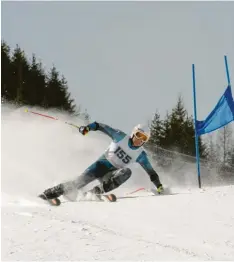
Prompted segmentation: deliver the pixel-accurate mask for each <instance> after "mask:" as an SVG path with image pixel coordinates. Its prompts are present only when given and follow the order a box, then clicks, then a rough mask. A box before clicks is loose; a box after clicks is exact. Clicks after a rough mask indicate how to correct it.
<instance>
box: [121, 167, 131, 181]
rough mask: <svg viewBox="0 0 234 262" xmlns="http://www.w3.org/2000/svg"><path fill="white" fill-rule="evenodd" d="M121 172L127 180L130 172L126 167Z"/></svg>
mask: <svg viewBox="0 0 234 262" xmlns="http://www.w3.org/2000/svg"><path fill="white" fill-rule="evenodd" d="M122 172H123V174H124V176H125V178H127V179H129V177H130V176H131V175H132V170H131V169H130V168H128V167H126V168H123V169H122Z"/></svg>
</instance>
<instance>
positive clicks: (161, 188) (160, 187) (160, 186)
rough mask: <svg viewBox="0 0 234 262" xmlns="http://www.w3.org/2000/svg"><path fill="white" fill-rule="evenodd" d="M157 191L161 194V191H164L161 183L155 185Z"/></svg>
mask: <svg viewBox="0 0 234 262" xmlns="http://www.w3.org/2000/svg"><path fill="white" fill-rule="evenodd" d="M157 192H158V194H162V193H163V192H164V188H163V186H162V185H159V186H158V187H157Z"/></svg>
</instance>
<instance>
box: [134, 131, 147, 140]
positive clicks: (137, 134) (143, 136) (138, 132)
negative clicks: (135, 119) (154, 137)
mask: <svg viewBox="0 0 234 262" xmlns="http://www.w3.org/2000/svg"><path fill="white" fill-rule="evenodd" d="M135 137H136V138H137V139H139V140H141V141H143V142H146V141H147V140H148V136H147V135H146V134H144V133H142V132H140V131H137V132H136V133H135Z"/></svg>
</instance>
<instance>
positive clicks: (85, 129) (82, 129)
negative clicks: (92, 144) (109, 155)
mask: <svg viewBox="0 0 234 262" xmlns="http://www.w3.org/2000/svg"><path fill="white" fill-rule="evenodd" d="M89 130H90V128H89V127H88V126H81V127H80V128H79V132H80V133H81V134H82V135H84V136H85V135H87V134H88V132H89Z"/></svg>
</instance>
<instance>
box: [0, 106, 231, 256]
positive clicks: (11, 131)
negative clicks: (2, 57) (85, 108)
mask: <svg viewBox="0 0 234 262" xmlns="http://www.w3.org/2000/svg"><path fill="white" fill-rule="evenodd" d="M34 110H38V109H34ZM50 114H52V115H53V114H55V113H53V112H52V113H51V112H50ZM56 116H58V113H56ZM62 117H64V115H59V118H61V119H62ZM78 124H79V123H78ZM109 142H110V140H109V139H107V138H105V137H104V136H102V135H100V134H97V133H92V134H89V135H88V136H85V137H83V136H81V135H80V134H78V133H77V131H76V130H74V128H71V127H69V126H67V125H65V124H63V123H62V121H61V122H59V121H52V120H48V119H44V118H41V117H35V116H32V115H30V114H28V113H24V111H23V110H22V109H18V110H12V109H11V108H9V107H3V108H2V168H1V171H2V181H1V182H2V194H1V198H2V199H1V212H2V215H1V219H2V227H1V230H2V246H1V248H2V250H1V252H2V257H1V258H2V260H4V261H6V260H17V261H19V260H20V261H29V260H30V261H32V260H38V261H51V260H56V261H64V260H70V261H71V260H88V261H90V260H92V261H93V260H101V261H108V260H154V261H155V260H173V261H175V260H180V261H184V260H186V261H188V260H226V261H233V260H234V233H233V232H234V228H233V226H234V208H233V203H234V186H233V185H227V186H220V187H206V188H203V189H198V188H196V187H183V188H182V187H179V186H178V184H177V185H173V184H168V185H169V186H170V187H171V193H170V194H168V195H156V196H154V195H152V193H150V192H148V191H144V190H142V191H139V192H136V193H133V194H127V193H129V192H131V191H133V190H135V189H137V188H139V187H142V186H143V187H146V188H147V187H149V185H150V183H149V182H148V177H147V175H145V174H144V171H142V170H141V169H140V168H139V167H138V166H137V167H135V166H134V167H133V168H134V175H133V176H132V177H131V179H130V180H129V181H128V182H127V183H126V185H124V186H123V187H121V188H119V189H118V190H116V192H115V193H116V195H117V196H118V197H119V199H118V201H117V202H116V203H108V202H96V201H77V202H67V201H65V200H64V199H63V198H61V200H62V202H63V203H62V205H61V206H59V207H51V206H49V205H47V204H45V203H44V202H43V201H40V200H39V199H38V198H37V197H36V196H37V195H38V194H39V193H40V192H41V191H43V190H44V189H45V188H48V187H50V186H52V185H55V184H57V183H59V182H61V181H64V180H66V179H70V178H72V177H74V176H76V175H78V174H79V173H81V172H82V171H83V170H84V169H85V168H86V167H87V166H88V165H89V164H90V163H92V162H93V161H94V160H95V159H96V158H97V157H99V155H100V154H101V153H102V152H103V150H104V149H105V148H106V146H107V145H108V143H109ZM194 175H195V174H194ZM162 180H163V176H162Z"/></svg>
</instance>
